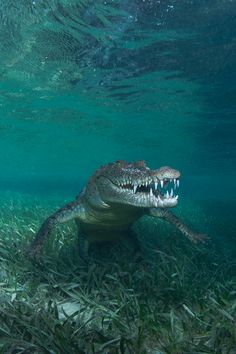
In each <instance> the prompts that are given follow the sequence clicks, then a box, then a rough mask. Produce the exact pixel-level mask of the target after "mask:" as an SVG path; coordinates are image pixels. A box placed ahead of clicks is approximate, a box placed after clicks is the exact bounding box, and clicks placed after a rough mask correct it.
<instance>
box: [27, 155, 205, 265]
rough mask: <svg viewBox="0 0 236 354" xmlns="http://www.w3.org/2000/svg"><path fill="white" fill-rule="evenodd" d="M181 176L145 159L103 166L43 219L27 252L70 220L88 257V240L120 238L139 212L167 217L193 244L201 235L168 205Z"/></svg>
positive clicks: (173, 201)
mask: <svg viewBox="0 0 236 354" xmlns="http://www.w3.org/2000/svg"><path fill="white" fill-rule="evenodd" d="M179 181H180V172H179V171H178V170H175V169H173V168H171V167H168V166H164V167H160V168H158V169H155V170H153V169H150V168H149V167H148V166H147V164H146V163H145V161H143V160H141V161H135V162H132V163H128V162H126V161H123V160H118V161H116V162H114V163H109V164H107V165H104V166H101V167H100V168H99V169H98V170H96V171H95V173H94V174H93V175H92V177H90V179H89V180H88V183H87V185H86V186H85V188H84V189H83V190H82V191H81V193H80V194H79V195H78V196H77V197H76V199H75V200H74V201H72V202H69V203H68V204H66V205H65V206H63V207H62V208H60V209H59V210H57V211H56V212H55V213H54V214H52V215H51V216H49V217H48V218H47V219H46V220H45V222H44V223H43V224H42V226H41V227H40V228H39V231H38V233H37V234H36V237H35V239H34V240H33V242H32V244H31V246H30V254H31V255H32V256H35V255H39V254H40V252H41V250H42V247H43V244H44V242H45V240H46V239H47V237H48V236H49V234H50V233H51V231H52V229H53V228H54V227H55V226H56V225H57V224H59V223H64V222H66V221H69V220H71V219H74V220H75V221H76V224H77V226H78V234H79V255H80V256H81V258H83V259H84V260H85V259H88V254H89V253H88V251H89V245H90V244H91V243H92V242H100V241H113V240H119V239H121V238H122V237H124V236H125V235H127V234H128V233H129V231H130V230H131V226H132V224H133V223H134V222H135V221H136V220H138V219H139V218H140V217H141V216H143V215H150V216H152V217H155V218H162V219H164V220H166V221H168V222H170V223H171V224H173V225H175V226H176V227H177V229H179V231H180V232H181V233H182V234H183V235H184V236H186V237H187V238H188V239H189V240H190V241H192V242H194V243H198V242H204V241H205V240H206V239H207V236H206V235H205V234H199V233H196V232H194V231H192V230H191V229H190V228H189V227H188V226H187V225H185V224H184V223H183V222H182V221H181V220H180V219H179V218H178V217H177V216H175V215H174V214H173V213H172V212H171V211H170V210H169V209H170V208H173V207H175V206H176V205H177V203H178V195H177V194H176V195H175V193H176V191H177V189H178V188H179Z"/></svg>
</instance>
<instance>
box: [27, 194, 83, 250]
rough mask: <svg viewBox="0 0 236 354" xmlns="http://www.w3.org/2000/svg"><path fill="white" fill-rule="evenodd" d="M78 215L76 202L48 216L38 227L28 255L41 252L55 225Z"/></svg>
mask: <svg viewBox="0 0 236 354" xmlns="http://www.w3.org/2000/svg"><path fill="white" fill-rule="evenodd" d="M79 214H80V206H79V204H78V200H77V201H74V202H71V203H68V204H66V205H65V206H64V207H63V208H61V209H59V210H57V211H56V212H55V213H54V214H52V215H51V216H49V217H48V218H47V219H46V220H45V221H44V223H43V224H42V226H41V227H40V229H39V231H38V232H37V234H36V237H35V239H34V240H33V242H32V243H31V245H30V249H29V253H30V255H31V256H36V255H38V254H39V253H40V252H41V250H42V247H43V244H44V242H45V241H46V239H47V238H48V236H49V235H50V233H51V231H52V229H53V228H54V226H55V225H57V224H59V223H63V222H66V221H68V220H71V219H74V218H75V217H79Z"/></svg>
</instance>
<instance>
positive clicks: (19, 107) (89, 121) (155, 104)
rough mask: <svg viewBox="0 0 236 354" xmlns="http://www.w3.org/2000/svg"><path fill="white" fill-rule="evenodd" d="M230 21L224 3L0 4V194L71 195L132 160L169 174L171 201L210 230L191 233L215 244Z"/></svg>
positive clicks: (231, 127) (228, 115)
mask: <svg viewBox="0 0 236 354" xmlns="http://www.w3.org/2000/svg"><path fill="white" fill-rule="evenodd" d="M235 12H236V8H235V4H234V3H233V2H228V1H225V2H215V3H214V4H210V3H208V2H205V1H193V2H188V1H183V2H181V3H179V2H175V1H172V2H168V1H146V2H145V1H144V2H142V3H140V2H138V1H130V2H127V1H108V2H104V1H97V2H96V3H94V2H90V1H61V2H60V1H51V2H50V4H48V3H47V2H46V1H39V0H37V1H32V2H31V1H22V2H21V3H15V2H12V1H4V2H2V3H1V5H0V15H1V19H2V20H1V32H0V36H1V43H0V46H1V58H0V63H1V70H0V74H1V83H0V119H1V121H0V134H1V140H0V149H1V152H2V153H1V155H0V165H1V166H2V173H1V175H0V188H1V190H2V192H5V191H12V192H18V193H22V195H23V194H24V193H26V194H32V195H39V196H41V195H43V197H44V198H45V199H47V198H48V197H51V196H52V195H55V196H56V197H57V198H73V197H74V196H75V195H76V194H78V192H79V191H80V190H81V188H82V187H83V185H84V184H85V183H86V180H87V178H88V177H89V176H90V175H91V174H92V173H93V171H94V170H95V169H96V168H98V167H99V166H100V165H101V164H105V163H107V162H110V161H115V160H117V159H125V160H128V161H133V160H137V159H144V160H146V161H147V162H148V164H150V166H151V167H153V168H155V167H158V166H162V165H170V166H172V167H174V168H177V169H179V170H180V171H181V173H182V180H181V194H180V199H179V201H180V204H181V205H182V207H183V208H184V205H185V204H186V205H187V202H188V201H189V200H190V201H191V202H192V205H193V207H194V205H196V206H198V207H202V208H203V210H204V213H205V215H206V218H208V217H209V218H210V219H211V218H213V219H216V220H217V225H218V226H220V229H219V227H218V226H217V227H215V225H216V224H214V223H213V224H211V225H208V226H206V225H203V226H202V225H201V224H199V229H203V228H204V227H207V228H208V230H207V232H208V233H210V234H211V235H212V237H213V240H215V239H217V238H220V239H221V240H222V239H223V240H225V242H227V240H228V235H229V234H232V232H233V233H234V232H235V228H234V225H232V223H233V224H234V221H233V220H232V219H231V216H232V214H234V213H235V198H236V192H235V188H234V183H233V181H234V180H235V174H236V172H235V158H236V154H235V102H236V101H235V80H234V79H235V76H236V71H235V65H234V64H235V54H234V52H235V50H234V49H235V20H234V14H235ZM232 229H233V231H232ZM219 230H220V231H219ZM222 230H223V231H222ZM203 231H204V230H203ZM222 232H223V235H222ZM223 240H222V242H224V241H223ZM213 242H214V241H213ZM232 242H233V240H232ZM234 244H235V242H234ZM232 246H233V247H235V246H234V245H232ZM227 247H228V245H227ZM227 247H226V248H227ZM229 248H232V247H231V246H230V247H229Z"/></svg>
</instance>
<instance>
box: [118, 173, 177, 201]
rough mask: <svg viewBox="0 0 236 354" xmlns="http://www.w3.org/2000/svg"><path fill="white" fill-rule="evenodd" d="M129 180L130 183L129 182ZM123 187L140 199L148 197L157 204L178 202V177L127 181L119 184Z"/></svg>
mask: <svg viewBox="0 0 236 354" xmlns="http://www.w3.org/2000/svg"><path fill="white" fill-rule="evenodd" d="M127 182H128V183H127ZM119 187H120V188H122V189H128V190H130V191H131V192H132V193H133V194H135V195H137V197H140V199H144V198H145V199H148V200H150V202H152V203H153V204H154V205H155V206H162V205H163V206H164V205H165V204H168V205H172V204H173V205H175V204H177V200H178V194H175V192H176V189H177V188H178V187H179V179H178V178H169V179H168V178H164V179H158V178H155V179H154V180H153V179H151V178H150V179H145V180H144V181H134V182H132V183H131V182H130V181H126V182H125V183H121V184H119Z"/></svg>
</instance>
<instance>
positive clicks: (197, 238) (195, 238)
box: [189, 233, 210, 244]
mask: <svg viewBox="0 0 236 354" xmlns="http://www.w3.org/2000/svg"><path fill="white" fill-rule="evenodd" d="M189 239H190V241H192V242H193V243H195V244H198V243H206V242H207V241H208V240H209V239H210V237H209V236H208V235H207V234H197V233H196V234H195V233H194V234H191V235H190V236H189Z"/></svg>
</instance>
